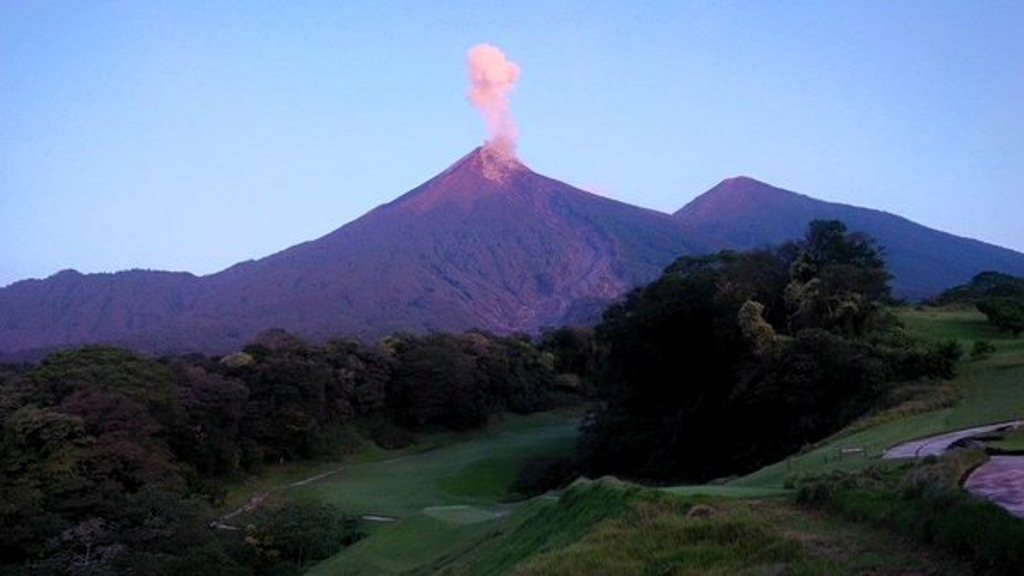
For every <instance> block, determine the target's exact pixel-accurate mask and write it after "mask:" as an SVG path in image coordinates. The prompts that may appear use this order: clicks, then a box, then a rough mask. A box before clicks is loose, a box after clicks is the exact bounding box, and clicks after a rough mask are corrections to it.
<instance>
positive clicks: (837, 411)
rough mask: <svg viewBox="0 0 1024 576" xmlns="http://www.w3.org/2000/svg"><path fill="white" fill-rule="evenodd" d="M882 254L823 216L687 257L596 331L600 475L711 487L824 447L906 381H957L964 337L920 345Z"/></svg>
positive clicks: (595, 433) (586, 456)
mask: <svg viewBox="0 0 1024 576" xmlns="http://www.w3.org/2000/svg"><path fill="white" fill-rule="evenodd" d="M889 278H890V276H889V274H888V272H887V271H886V268H885V264H884V260H883V257H882V254H881V252H880V250H879V249H878V248H877V247H876V246H875V243H874V241H873V240H872V239H871V238H869V237H867V236H864V235H861V234H855V233H850V232H848V231H847V229H846V227H845V225H843V224H842V223H841V222H838V221H814V222H812V223H811V224H810V226H809V229H808V231H807V233H806V235H805V237H804V238H803V239H801V240H799V241H796V242H791V243H788V244H786V245H783V246H781V247H779V248H777V249H774V250H762V251H753V252H746V253H734V252H721V253H719V254H716V255H712V256H704V257H685V258H682V259H680V260H678V261H677V262H675V263H674V264H673V265H671V266H670V267H669V268H668V269H667V270H666V271H665V273H664V275H662V277H661V278H659V279H658V280H657V281H655V282H653V283H652V284H650V285H648V286H646V287H643V288H639V289H637V290H635V291H633V292H632V293H630V294H629V295H628V297H627V298H626V299H625V301H623V302H621V303H619V304H616V305H613V306H612V307H611V308H610V309H609V310H608V311H607V312H606V313H605V314H604V318H603V320H602V322H601V323H600V325H599V326H598V327H597V331H596V333H597V349H598V350H599V351H600V353H599V359H598V361H597V365H598V368H597V374H596V378H595V383H594V384H595V390H596V395H597V397H598V399H599V400H600V401H601V406H600V408H599V409H598V410H597V411H596V412H595V413H594V414H593V415H592V417H591V419H590V421H589V423H588V424H587V426H586V428H585V430H584V435H583V438H582V442H581V449H580V454H579V465H580V467H581V470H582V471H583V472H584V473H587V474H589V475H600V474H619V475H625V476H628V477H633V478H642V479H649V480H658V481H668V480H672V481H698V482H699V481H706V480H710V479H713V478H716V477H722V476H728V475H735V474H742V473H744V472H749V471H752V470H755V469H757V468H759V467H760V466H763V465H766V464H769V463H771V462H775V461H778V460H779V459H781V458H783V457H785V456H786V455H788V454H792V453H794V452H796V451H798V450H800V449H801V448H803V447H805V446H807V445H809V444H811V443H813V442H815V441H818V440H821V439H822V438H824V437H826V436H827V435H829V434H831V433H833V432H835V431H837V430H839V429H840V428H841V427H843V426H844V425H846V424H848V423H850V422H851V421H852V420H853V419H855V418H857V417H858V416H861V415H862V414H864V413H866V412H868V411H870V410H872V409H874V408H876V407H878V406H880V405H882V404H884V402H885V399H886V397H887V392H889V391H891V390H892V389H893V387H894V385H895V383H899V382H907V381H917V380H921V379H941V378H948V377H950V376H951V375H952V373H953V370H954V368H955V365H956V361H957V359H958V357H959V356H960V349H959V347H958V346H957V345H956V344H955V343H953V342H950V343H944V344H938V345H925V344H922V343H919V342H915V341H914V340H913V339H911V338H910V337H909V336H908V335H907V334H906V333H905V332H904V331H903V330H902V329H901V327H900V326H899V325H898V323H897V322H896V321H895V319H894V318H893V316H892V315H891V314H890V313H889V312H888V311H887V309H886V305H887V304H888V303H889V285H888V282H889Z"/></svg>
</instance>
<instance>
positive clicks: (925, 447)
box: [883, 420, 1022, 458]
mask: <svg viewBox="0 0 1024 576" xmlns="http://www.w3.org/2000/svg"><path fill="white" fill-rule="evenodd" d="M1021 424H1022V421H1020V420H1013V421H1011V422H999V423H997V424H987V425H985V426H975V427H974V428H965V429H963V430H956V431H954V432H946V433H945V434H939V435H937V436H929V437H928V438H919V439H917V440H911V441H910V442H904V443H902V444H897V445H895V446H893V447H891V448H889V449H888V450H886V451H885V455H884V456H883V458H924V457H925V456H938V455H940V454H942V453H943V452H946V451H947V450H949V448H950V446H951V445H952V444H953V443H954V442H956V441H958V440H963V439H965V438H971V437H972V436H979V435H981V434H986V433H988V432H995V431H997V430H1003V429H1009V428H1016V427H1018V426H1020V425H1021Z"/></svg>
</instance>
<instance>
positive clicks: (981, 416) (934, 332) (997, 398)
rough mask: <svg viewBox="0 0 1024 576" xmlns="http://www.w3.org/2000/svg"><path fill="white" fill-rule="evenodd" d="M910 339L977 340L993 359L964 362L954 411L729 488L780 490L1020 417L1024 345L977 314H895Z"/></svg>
mask: <svg viewBox="0 0 1024 576" xmlns="http://www.w3.org/2000/svg"><path fill="white" fill-rule="evenodd" d="M898 315H899V317H900V319H901V320H902V321H903V322H904V324H905V325H906V326H907V328H908V329H910V330H911V331H912V332H913V333H915V334H917V335H919V336H921V337H923V338H928V339H932V340H948V339H955V340H957V341H959V342H960V343H961V345H963V347H964V350H965V351H969V350H970V348H971V345H972V344H973V343H974V341H976V340H987V341H989V342H991V343H992V344H994V345H995V347H996V353H995V354H993V355H992V356H991V357H989V358H987V359H985V360H980V361H972V360H970V359H965V360H964V361H963V362H962V363H961V365H960V368H959V375H958V376H957V381H956V385H957V386H958V387H960V388H961V389H962V390H964V396H963V398H961V399H960V400H959V401H958V402H957V403H956V404H955V405H954V406H953V407H951V408H947V409H943V410H937V411H933V412H927V413H922V414H914V415H910V416H907V417H905V418H899V419H895V420H892V421H889V422H885V423H882V424H879V425H877V426H872V427H870V428H867V429H863V430H859V431H856V432H852V433H840V434H838V435H836V436H835V437H834V438H833V439H831V440H830V441H828V442H825V443H824V444H823V445H822V446H820V447H819V448H817V449H815V450H812V451H810V452H808V453H806V454H803V455H800V456H794V457H793V458H790V459H788V460H786V461H783V462H779V463H777V464H773V465H771V466H767V467H765V468H762V469H761V470H759V471H757V472H755V473H753V474H750V475H748V476H745V477H743V478H740V479H738V480H736V481H734V482H732V483H731V485H732V486H737V487H780V486H782V485H783V484H784V482H785V479H786V478H787V477H789V476H791V475H793V474H796V473H801V472H820V471H825V470H835V469H845V470H854V469H859V468H863V467H864V466H865V465H867V464H870V463H875V462H877V458H878V457H879V456H880V455H881V453H882V452H883V451H884V450H885V449H886V448H888V447H889V446H892V445H893V444H896V443H898V442H901V441H904V440H911V439H914V438H920V437H924V436H928V435H931V434H937V433H940V432H946V431H951V430H957V429H960V428H967V427H970V426H973V425H978V424H987V423H990V422H1001V421H1004V420H1012V419H1016V418H1021V417H1024V339H1016V340H1015V339H1011V338H1009V337H1008V336H1007V335H1005V334H1000V333H999V332H997V331H996V330H995V329H994V328H993V327H991V326H990V325H989V324H988V323H987V322H986V321H985V317H984V316H983V315H982V314H980V313H978V312H975V311H947V310H925V311H919V310H909V309H902V310H900V311H899V312H898ZM843 447H859V448H864V449H865V451H866V454H867V456H866V457H859V456H847V457H841V455H840V449H841V448H843Z"/></svg>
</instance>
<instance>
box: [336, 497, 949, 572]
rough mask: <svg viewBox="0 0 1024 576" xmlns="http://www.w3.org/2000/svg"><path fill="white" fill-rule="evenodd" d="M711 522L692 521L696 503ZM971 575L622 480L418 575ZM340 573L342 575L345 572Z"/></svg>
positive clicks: (903, 549)
mask: <svg viewBox="0 0 1024 576" xmlns="http://www.w3.org/2000/svg"><path fill="white" fill-rule="evenodd" d="M698 504H700V505H701V507H702V508H703V509H704V510H706V511H709V514H708V515H707V516H701V515H691V514H689V512H690V511H691V510H692V509H693V507H694V506H695V505H698ZM865 572H868V573H873V574H905V573H929V574H963V573H965V572H964V571H963V566H961V565H959V564H958V563H956V562H952V561H950V559H949V558H948V557H946V556H945V555H941V554H939V555H936V554H935V553H934V552H929V551H924V550H921V549H919V548H916V547H912V546H908V545H906V544H905V543H901V542H896V541H893V539H892V538H891V537H890V536H888V535H887V534H884V533H883V532H881V531H877V530H873V529H870V528H866V527H862V526H857V525H851V524H844V523H841V522H838V521H836V520H833V519H830V518H828V517H825V516H822V515H819V514H815V513H812V512H807V511H802V510H798V509H796V508H795V507H793V506H792V505H791V504H789V503H787V502H785V501H779V500H768V501H751V500H709V499H706V498H701V497H681V496H677V495H673V494H667V493H665V492H664V491H658V490H652V489H647V488H641V487H637V486H632V485H628V484H623V483H621V482H618V481H615V480H613V479H605V480H600V481H597V482H587V481H583V482H579V483H577V484H576V485H574V486H573V487H572V488H570V489H569V490H567V491H566V493H565V494H564V495H563V496H562V497H561V498H559V499H557V500H556V499H551V498H547V499H535V500H534V501H532V502H531V503H530V504H528V505H526V506H524V507H523V508H521V509H520V510H518V511H517V512H516V513H515V514H513V515H512V516H511V517H510V518H509V519H508V520H507V521H505V523H504V524H503V525H502V526H497V527H496V529H495V530H494V532H492V533H491V534H489V535H487V536H486V537H484V538H482V539H481V541H480V543H478V544H477V545H476V546H474V547H472V548H471V549H469V550H467V551H466V553H464V554H461V555H459V556H457V557H449V558H443V559H440V560H438V561H435V562H433V563H432V564H429V565H424V566H422V567H421V568H420V569H419V570H417V571H414V572H412V573H414V574H427V573H437V574H441V575H445V576H469V575H477V574H516V575H546V574H567V575H577V574H578V575H580V576H583V575H596V574H609V575H611V574H616V575H619V574H621V575H629V574H736V573H749V574H762V573H771V574H777V573H786V574H860V573H865ZM337 573H341V572H337Z"/></svg>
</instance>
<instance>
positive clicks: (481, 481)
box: [290, 413, 578, 517]
mask: <svg viewBox="0 0 1024 576" xmlns="http://www.w3.org/2000/svg"><path fill="white" fill-rule="evenodd" d="M577 426H578V419H577V417H576V416H575V415H568V416H567V415H565V414H559V413H547V414H535V415H531V416H508V417H507V418H506V420H505V421H504V422H502V423H500V424H498V425H497V426H494V427H492V428H490V429H488V430H486V431H484V432H478V433H474V434H469V435H466V436H465V437H464V439H463V440H462V441H460V442H453V443H450V444H447V445H444V446H440V447H438V448H435V449H433V450H428V451H424V452H419V453H415V454H409V455H405V456H401V457H399V458H394V459H389V460H382V461H377V462H367V463H364V464H353V465H351V466H348V467H346V469H345V470H343V471H342V472H340V473H339V474H335V475H332V476H329V477H327V478H325V479H323V480H321V481H319V482H314V483H311V484H308V485H305V486H300V487H296V488H293V489H292V490H291V492H290V493H291V495H292V496H294V497H297V498H313V499H316V500H320V501H323V502H331V503H333V504H336V505H338V506H339V507H340V508H341V509H342V510H345V511H347V512H349V513H353V514H376V515H383V516H396V517H405V516H409V515H412V514H414V513H417V512H419V511H420V510H422V509H424V508H426V507H428V506H449V505H483V506H492V505H496V504H498V503H500V502H501V501H502V500H504V499H505V498H506V496H507V494H508V492H509V489H510V488H511V485H512V483H513V481H514V480H515V477H516V473H517V472H518V470H519V466H520V465H521V464H522V463H523V462H525V461H526V460H527V459H529V458H534V457H537V456H542V455H550V454H560V453H568V452H569V451H570V450H571V449H572V446H573V443H574V441H575V439H576V436H577Z"/></svg>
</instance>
